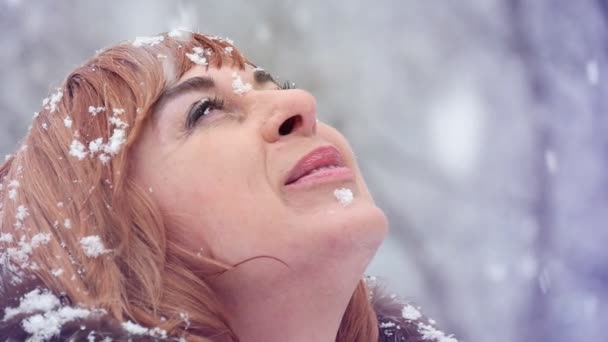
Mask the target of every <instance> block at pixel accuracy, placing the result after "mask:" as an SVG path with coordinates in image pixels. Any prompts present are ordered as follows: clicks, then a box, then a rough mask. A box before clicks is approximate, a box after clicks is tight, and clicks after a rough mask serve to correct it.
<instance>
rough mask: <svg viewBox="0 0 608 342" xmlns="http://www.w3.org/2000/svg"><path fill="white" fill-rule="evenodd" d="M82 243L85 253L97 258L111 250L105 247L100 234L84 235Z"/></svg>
mask: <svg viewBox="0 0 608 342" xmlns="http://www.w3.org/2000/svg"><path fill="white" fill-rule="evenodd" d="M80 245H81V246H82V249H83V250H84V254H86V255H87V256H89V257H92V258H96V257H98V256H100V255H102V254H105V253H109V252H110V250H108V249H106V248H105V246H104V244H103V242H102V241H101V238H100V237H99V236H98V235H90V236H85V237H83V238H82V239H80Z"/></svg>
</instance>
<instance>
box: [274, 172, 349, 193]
mask: <svg viewBox="0 0 608 342" xmlns="http://www.w3.org/2000/svg"><path fill="white" fill-rule="evenodd" d="M353 176H354V174H353V171H351V169H349V168H347V167H337V168H334V169H325V170H322V171H317V172H315V173H313V174H310V175H306V176H304V177H302V178H300V179H298V180H297V181H295V182H293V183H291V184H288V185H286V186H285V187H286V188H287V189H302V188H310V187H314V186H316V185H321V184H326V183H335V182H340V181H349V180H352V179H353Z"/></svg>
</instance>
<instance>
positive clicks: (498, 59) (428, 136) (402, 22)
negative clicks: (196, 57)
mask: <svg viewBox="0 0 608 342" xmlns="http://www.w3.org/2000/svg"><path fill="white" fill-rule="evenodd" d="M607 25H608V1H607V0H577V1H568V0H538V1H523V0H477V1H473V0H470V1H445V0H444V1H440V0H417V1H415V0H394V1H385V0H377V1H373V2H362V1H359V2H357V1H321V0H313V1H306V2H300V1H269V0H257V1H245V0H242V1H213V2H212V1H181V2H178V1H158V0H157V1H151V0H146V1H144V0H134V1H129V2H126V1H123V2H118V1H95V2H93V1H88V2H85V1H43V0H31V1H24V0H0V75H1V76H0V77H1V78H0V88H1V89H0V153H3V154H7V153H11V152H12V151H13V149H15V148H16V146H17V144H18V142H19V140H20V139H21V137H23V135H24V134H25V133H26V131H27V127H28V125H29V123H30V121H31V119H32V116H33V113H34V111H38V110H39V109H40V107H41V101H42V99H43V98H44V97H46V96H47V94H48V93H49V92H50V91H52V89H53V87H54V86H57V85H59V84H60V83H61V81H62V80H63V78H64V77H65V76H66V75H67V73H68V72H69V71H70V70H72V69H73V68H74V67H75V66H77V65H79V64H80V63H82V62H84V61H85V60H86V59H87V58H89V57H90V56H92V55H93V54H94V53H95V51H96V50H98V49H100V48H102V47H105V46H108V45H112V44H114V43H116V42H119V41H122V40H127V39H134V38H135V37H136V36H149V35H153V34H155V33H158V32H162V31H168V30H171V29H173V28H177V27H180V26H184V27H187V28H190V29H193V30H196V31H200V32H205V33H213V34H217V35H220V36H225V37H229V38H231V39H233V40H234V42H235V44H236V46H238V47H239V48H240V49H241V50H242V51H244V53H245V54H246V55H247V56H249V57H250V59H251V60H252V61H254V62H255V63H257V64H258V65H260V66H261V67H263V68H265V69H267V70H269V71H271V72H273V73H274V74H276V75H278V76H279V77H280V78H281V79H283V80H284V79H288V80H291V81H294V82H296V83H297V85H298V87H300V88H304V89H307V90H309V91H311V92H312V93H313V94H314V95H315V96H316V98H317V100H318V107H319V116H320V119H321V120H323V121H326V122H328V123H330V124H332V125H334V126H336V127H337V128H338V129H339V130H340V131H342V132H343V133H344V134H345V135H346V137H347V138H348V139H349V141H350V142H351V144H352V146H353V148H354V150H355V152H356V155H357V158H358V162H359V164H360V166H361V168H362V170H363V172H364V174H365V176H366V180H367V182H368V185H369V187H370V188H371V190H372V192H373V194H374V195H375V198H376V201H377V202H378V204H379V206H380V207H382V208H384V210H385V212H386V214H387V216H388V218H389V220H390V236H389V239H388V240H387V241H386V242H385V244H384V245H383V246H382V248H381V249H380V250H379V252H378V254H377V257H376V259H375V260H374V261H373V263H372V264H371V265H370V267H369V270H368V273H369V274H370V275H376V276H378V278H380V279H381V280H382V281H384V282H386V283H387V286H388V288H389V289H390V291H391V292H394V293H396V294H398V295H400V296H405V297H406V298H407V299H408V300H411V301H413V302H415V303H416V304H417V305H420V306H421V307H422V310H423V311H424V312H425V313H426V314H428V315H429V316H431V317H433V318H435V319H436V320H437V321H438V323H439V325H440V326H441V327H442V328H443V330H445V331H446V332H448V333H455V334H456V336H457V337H458V338H459V340H460V341H493V342H507V341H552V342H561V341H564V342H565V341H569V342H570V341H607V340H608V337H606V336H608V324H607V323H608V307H607V304H608V300H607V299H608V298H607V297H608V286H607V285H608V267H607V263H606V260H607V258H608V250H607V249H606V244H607V242H608V227H607V222H608V206H607V204H608V191H607V185H608V172H607V171H608V166H607V164H606V163H607V161H608V134H607V132H608V131H607V129H608V116H607V115H606V114H605V112H606V109H607V106H608V96H607V94H608V92H607V90H608V89H607V88H608V82H607V80H606V74H608V69H606V67H607V61H608V30H607Z"/></svg>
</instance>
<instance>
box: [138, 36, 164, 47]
mask: <svg viewBox="0 0 608 342" xmlns="http://www.w3.org/2000/svg"><path fill="white" fill-rule="evenodd" d="M163 40H165V37H163V36H152V37H136V38H135V41H133V46H135V47H142V46H146V45H147V46H154V45H157V44H159V43H160V42H162V41H163Z"/></svg>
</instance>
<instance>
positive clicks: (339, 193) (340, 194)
mask: <svg viewBox="0 0 608 342" xmlns="http://www.w3.org/2000/svg"><path fill="white" fill-rule="evenodd" d="M334 197H336V199H337V200H338V202H340V204H342V205H343V206H347V205H349V204H351V203H352V202H353V198H354V197H353V191H352V190H351V189H348V188H341V189H336V190H334Z"/></svg>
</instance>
